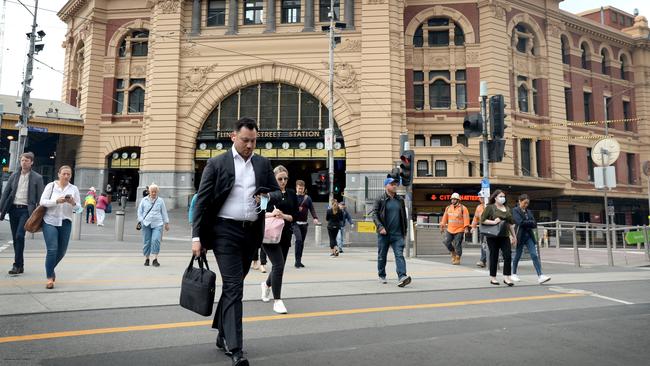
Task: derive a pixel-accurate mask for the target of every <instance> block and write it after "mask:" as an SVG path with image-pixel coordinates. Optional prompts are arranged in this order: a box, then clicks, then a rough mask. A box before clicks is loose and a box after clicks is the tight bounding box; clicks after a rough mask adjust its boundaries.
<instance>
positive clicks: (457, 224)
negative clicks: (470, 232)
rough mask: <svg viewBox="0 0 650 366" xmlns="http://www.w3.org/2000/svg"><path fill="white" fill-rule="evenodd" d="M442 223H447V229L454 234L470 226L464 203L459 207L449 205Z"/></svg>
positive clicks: (443, 224)
mask: <svg viewBox="0 0 650 366" xmlns="http://www.w3.org/2000/svg"><path fill="white" fill-rule="evenodd" d="M440 225H442V226H445V225H447V231H448V232H450V233H452V234H458V233H462V232H463V231H465V228H466V227H468V226H469V211H468V210H467V207H465V206H464V205H462V204H459V205H458V207H454V205H449V206H447V208H446V209H445V214H444V215H443V216H442V221H440Z"/></svg>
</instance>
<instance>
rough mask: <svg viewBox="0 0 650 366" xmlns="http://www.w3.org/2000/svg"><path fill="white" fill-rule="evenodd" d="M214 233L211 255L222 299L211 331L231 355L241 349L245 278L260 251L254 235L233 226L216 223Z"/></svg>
mask: <svg viewBox="0 0 650 366" xmlns="http://www.w3.org/2000/svg"><path fill="white" fill-rule="evenodd" d="M218 225H219V227H218V229H217V228H216V227H215V230H214V231H215V233H214V238H215V239H214V241H215V242H214V250H213V251H214V255H215V257H216V259H217V265H218V267H219V272H220V274H221V281H222V287H221V297H220V298H219V303H218V305H217V310H216V312H215V314H214V321H213V322H212V327H213V328H216V329H218V330H219V335H220V336H222V337H224V339H225V341H226V346H227V347H228V349H229V350H230V351H233V352H237V351H238V350H241V349H242V347H243V335H242V316H243V305H242V298H243V296H244V278H245V277H246V275H247V274H248V270H249V269H250V266H251V263H252V261H253V255H254V253H255V251H256V250H257V249H258V248H259V245H260V244H259V243H256V242H255V234H254V233H255V231H254V230H251V228H250V227H246V228H245V227H243V226H241V225H240V224H238V223H234V222H229V221H226V222H219V224H218Z"/></svg>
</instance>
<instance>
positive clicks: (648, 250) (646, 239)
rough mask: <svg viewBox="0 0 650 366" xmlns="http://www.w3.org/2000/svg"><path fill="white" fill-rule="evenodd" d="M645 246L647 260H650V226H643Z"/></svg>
mask: <svg viewBox="0 0 650 366" xmlns="http://www.w3.org/2000/svg"><path fill="white" fill-rule="evenodd" d="M643 246H644V247H645V260H646V261H648V262H650V248H648V227H647V226H645V225H644V226H643Z"/></svg>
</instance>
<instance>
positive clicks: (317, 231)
mask: <svg viewBox="0 0 650 366" xmlns="http://www.w3.org/2000/svg"><path fill="white" fill-rule="evenodd" d="M322 228H323V225H321V224H316V225H314V242H315V243H316V246H317V247H320V246H321V240H322V233H321V229H322Z"/></svg>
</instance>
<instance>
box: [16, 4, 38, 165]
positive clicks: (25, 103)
mask: <svg viewBox="0 0 650 366" xmlns="http://www.w3.org/2000/svg"><path fill="white" fill-rule="evenodd" d="M37 11H38V0H35V3H34V13H33V14H34V20H33V21H32V32H31V33H29V52H28V53H27V66H26V68H25V80H23V96H22V98H21V103H22V104H21V114H20V122H18V124H17V127H18V151H17V153H16V156H14V157H13V159H15V161H16V165H14V166H15V167H16V169H20V168H19V167H20V154H22V153H23V152H24V151H25V143H26V142H27V122H29V115H30V106H29V94H30V93H31V92H32V88H31V87H30V86H29V84H30V83H31V82H32V72H33V71H34V43H35V42H36V27H37V26H38V24H36V14H37Z"/></svg>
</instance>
